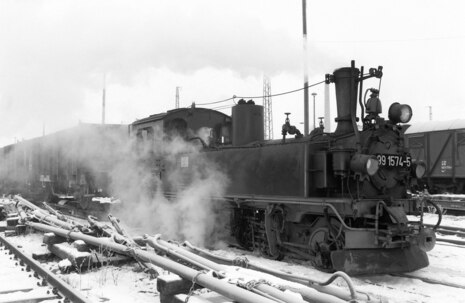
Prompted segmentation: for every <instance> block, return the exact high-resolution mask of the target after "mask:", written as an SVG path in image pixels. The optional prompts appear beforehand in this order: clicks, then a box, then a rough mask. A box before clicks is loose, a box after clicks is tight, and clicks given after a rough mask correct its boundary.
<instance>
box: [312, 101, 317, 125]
mask: <svg viewBox="0 0 465 303" xmlns="http://www.w3.org/2000/svg"><path fill="white" fill-rule="evenodd" d="M312 96H313V129H315V128H316V122H315V116H316V113H315V97H316V93H312Z"/></svg>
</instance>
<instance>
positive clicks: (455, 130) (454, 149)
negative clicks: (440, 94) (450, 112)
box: [405, 119, 465, 194]
mask: <svg viewBox="0 0 465 303" xmlns="http://www.w3.org/2000/svg"><path fill="white" fill-rule="evenodd" d="M405 139H406V143H407V144H408V146H409V148H410V153H411V155H412V159H413V160H415V161H423V162H424V163H425V164H426V173H425V178H424V179H425V182H426V184H425V185H427V187H428V190H429V191H430V192H431V193H436V194H440V193H455V194H465V186H464V185H465V120H463V119H457V120H451V121H428V122H421V123H416V124H414V125H411V126H410V127H409V128H408V129H407V130H406V132H405Z"/></svg>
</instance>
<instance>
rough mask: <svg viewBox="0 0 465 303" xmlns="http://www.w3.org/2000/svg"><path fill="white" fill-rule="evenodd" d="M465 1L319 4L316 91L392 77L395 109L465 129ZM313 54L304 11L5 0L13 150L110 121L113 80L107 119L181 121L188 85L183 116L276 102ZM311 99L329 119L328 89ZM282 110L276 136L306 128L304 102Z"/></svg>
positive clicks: (313, 72)
mask: <svg viewBox="0 0 465 303" xmlns="http://www.w3.org/2000/svg"><path fill="white" fill-rule="evenodd" d="M463 3H464V2H463V1H456V0H442V1H432V0H416V1H414V0H412V1H400V0H399V1H393V0H390V1H387V0H385V1H374V0H352V1H346V0H333V1H315V0H308V1H307V8H308V10H307V16H308V54H307V55H308V58H309V64H308V66H309V69H308V72H309V82H310V84H312V83H315V82H319V81H321V80H323V79H324V74H326V73H331V72H333V70H334V69H336V68H339V67H342V66H348V65H350V60H352V59H354V60H355V61H356V64H357V66H360V65H363V66H365V68H369V67H377V66H378V65H382V66H383V67H384V77H383V80H382V86H381V90H382V91H381V96H380V98H381V100H382V102H383V106H384V110H385V111H387V108H388V106H389V105H390V104H391V103H392V102H400V103H409V104H410V105H411V106H412V107H413V111H414V118H413V120H412V123H414V122H415V121H425V120H427V119H428V118H429V114H428V111H429V109H428V106H432V109H433V120H446V119H455V118H465V110H464V109H465V91H464V90H463V89H462V87H463V86H464V85H465V76H464V73H465V55H464V54H465V18H463V15H464V14H465V4H463ZM303 56H304V55H303V43H302V1H301V0H294V1H291V0H281V1H278V0H261V1H260V0H255V1H254V0H230V1H226V0H209V1H207V0H204V1H200V0H196V1H192V0H191V1H188V0H166V1H158V0H150V1H148V0H147V1H135V0H128V1H125V0H108V1H99V0H91V1H77V0H76V1H66V0H56V1H39V0H30V1H25V0H24V1H22V0H11V1H8V0H0V122H1V126H2V127H0V145H1V146H3V145H6V144H11V143H13V142H14V141H15V139H16V140H17V139H23V138H24V139H29V138H33V137H36V136H40V135H42V131H43V125H45V131H46V133H50V132H53V131H57V130H60V129H63V128H67V127H71V126H75V125H76V124H77V123H78V122H79V121H82V122H93V123H99V122H100V121H101V102H102V87H103V77H104V76H103V75H104V74H106V92H107V94H106V97H107V98H106V100H107V111H106V121H107V122H108V123H131V122H133V121H134V120H135V119H138V118H139V119H140V118H143V117H146V116H149V115H150V114H155V113H159V112H164V111H166V110H169V109H172V108H173V107H174V105H175V92H176V86H179V87H181V91H180V103H181V106H188V105H189V104H191V103H192V102H194V101H195V102H197V103H205V102H212V101H217V100H221V99H225V98H229V97H231V96H233V95H237V96H257V95H262V93H263V75H264V74H266V75H268V76H269V77H270V78H271V90H272V93H280V92H284V91H289V90H293V89H298V88H300V87H302V86H303ZM371 86H374V87H377V86H378V82H376V81H372V82H369V83H366V84H365V85H364V87H371ZM333 89H334V88H333V87H332V88H331V90H333ZM310 92H316V93H317V94H318V95H317V97H316V100H317V102H316V103H317V110H316V116H323V103H322V101H323V97H322V96H323V86H321V85H320V86H318V87H315V88H312V89H311V91H310ZM256 101H257V102H258V103H260V104H261V102H262V100H261V99H259V100H256ZM272 101H273V119H274V133H275V136H278V137H279V134H280V127H281V124H282V123H283V122H284V118H285V116H284V112H291V113H292V114H291V117H290V118H291V122H292V123H293V124H295V125H297V126H300V128H301V130H303V125H299V124H300V122H302V121H303V113H302V112H303V94H302V92H299V93H295V94H290V95H286V96H282V97H275V98H273V99H272ZM229 104H230V105H232V103H229ZM221 105H222V104H221ZM226 105H227V104H226ZM311 109H312V106H311ZM224 112H225V113H228V114H230V109H227V110H225V111H224ZM332 114H333V116H334V114H335V108H332ZM312 115H313V112H312V111H311V112H310V117H312ZM311 122H312V121H311Z"/></svg>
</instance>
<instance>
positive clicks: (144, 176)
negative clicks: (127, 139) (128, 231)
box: [112, 130, 228, 246]
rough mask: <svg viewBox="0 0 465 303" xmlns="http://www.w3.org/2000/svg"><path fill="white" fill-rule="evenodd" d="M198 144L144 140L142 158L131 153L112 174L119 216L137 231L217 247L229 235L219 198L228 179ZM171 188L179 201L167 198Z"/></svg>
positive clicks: (203, 136) (192, 142)
mask: <svg viewBox="0 0 465 303" xmlns="http://www.w3.org/2000/svg"><path fill="white" fill-rule="evenodd" d="M156 133H158V134H160V132H156ZM207 133H208V132H206V131H205V130H201V131H200V132H199V133H197V134H195V136H196V137H199V138H202V140H204V141H206V140H207V139H208V136H207V135H206V134H207ZM197 143H198V141H196V140H193V141H184V140H182V139H180V138H175V139H173V140H163V139H162V138H161V137H157V138H156V139H155V140H154V142H153V145H152V144H149V145H145V146H141V145H140V142H139V145H138V146H139V154H137V155H135V154H134V153H131V155H132V156H133V157H131V158H128V159H126V161H123V162H121V163H118V165H117V167H116V168H115V169H114V171H113V173H112V179H113V193H114V194H115V195H117V196H118V197H120V198H121V200H122V201H123V203H122V206H121V208H119V209H117V210H116V212H115V215H116V216H118V217H119V218H120V219H121V220H122V222H124V223H125V224H126V225H128V226H131V227H135V228H136V229H137V232H142V233H149V234H157V233H160V234H162V236H163V237H164V238H165V239H173V240H179V241H183V240H189V241H190V242H192V243H195V244H196V245H200V246H205V245H215V244H216V241H217V240H218V239H219V238H222V237H223V234H224V233H225V230H224V222H221V223H222V224H223V226H218V224H217V222H218V221H221V220H219V216H221V215H222V212H221V208H222V206H224V205H222V204H219V203H221V202H219V201H217V200H216V199H215V198H217V197H221V196H222V195H223V194H224V191H225V188H226V186H227V184H228V179H227V177H226V175H225V174H224V173H223V172H221V170H220V169H219V167H218V166H217V165H216V164H214V163H213V162H212V161H210V160H209V159H207V158H206V157H205V154H204V153H202V152H200V148H199V146H201V145H199V144H197ZM130 148H131V149H133V148H134V145H132V147H130ZM157 160H161V162H157ZM181 162H182V163H181ZM186 166H187V167H186ZM159 176H161V178H159ZM166 190H168V191H170V192H173V193H175V194H176V195H175V198H173V199H167V198H166V197H165V196H164V194H163V191H166Z"/></svg>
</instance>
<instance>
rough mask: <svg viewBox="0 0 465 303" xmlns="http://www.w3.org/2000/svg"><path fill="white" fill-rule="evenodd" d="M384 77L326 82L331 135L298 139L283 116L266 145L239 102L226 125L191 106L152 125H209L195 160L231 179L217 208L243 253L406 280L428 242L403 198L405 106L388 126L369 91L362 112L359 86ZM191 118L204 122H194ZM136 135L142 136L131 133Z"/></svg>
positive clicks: (186, 157)
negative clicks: (333, 114)
mask: <svg viewBox="0 0 465 303" xmlns="http://www.w3.org/2000/svg"><path fill="white" fill-rule="evenodd" d="M381 76H382V67H379V68H377V69H370V70H369V73H367V74H364V73H363V67H362V68H361V69H360V70H359V69H358V68H355V66H354V64H353V63H352V66H351V67H346V68H340V69H337V70H336V71H334V73H333V74H332V75H327V76H326V81H327V82H328V83H330V82H332V83H334V84H335V88H336V98H337V118H336V122H337V128H336V130H335V132H334V133H326V132H324V129H323V128H317V129H315V130H313V131H312V132H311V133H310V135H306V136H304V135H302V134H301V133H300V132H299V131H298V130H297V129H296V128H295V127H294V126H292V125H291V123H290V121H289V119H288V118H287V119H286V122H285V124H284V125H283V128H282V135H283V136H282V139H279V140H264V135H263V134H264V132H263V108H262V106H259V105H255V104H254V103H253V102H251V101H249V102H245V101H241V102H238V104H237V105H235V106H234V107H233V108H232V116H231V117H229V116H225V115H224V114H222V113H219V112H216V111H212V110H206V109H199V108H192V109H179V110H175V111H173V112H171V113H169V114H167V115H166V116H164V117H158V116H157V119H158V120H160V119H162V118H166V120H167V121H165V127H169V126H170V125H171V126H172V125H173V122H174V121H176V123H175V124H176V125H178V126H179V125H182V127H183V128H184V129H185V128H190V125H192V126H194V125H195V127H194V128H197V129H198V128H199V127H200V124H201V125H203V126H207V127H210V129H211V140H210V144H204V146H203V148H202V155H204V156H205V157H206V158H208V159H209V160H210V161H212V162H213V163H215V165H216V166H217V167H219V168H220V169H221V171H223V172H224V173H225V174H226V175H227V176H228V178H229V181H230V182H229V185H228V187H227V189H226V193H225V194H224V195H222V196H221V197H217V201H218V203H224V207H227V208H229V209H231V232H232V234H233V235H234V236H235V237H236V239H237V241H238V242H239V243H240V245H242V246H243V247H245V248H247V249H250V250H259V251H261V252H262V253H264V254H266V255H267V256H269V257H271V258H275V259H280V258H282V257H284V256H293V257H297V258H302V259H306V260H310V261H312V262H313V264H315V266H317V267H318V268H320V269H323V270H328V271H334V270H342V271H345V272H347V273H349V274H367V273H395V272H408V271H413V270H416V269H419V268H423V267H426V266H428V257H427V254H426V252H425V251H427V250H429V249H432V248H433V246H434V243H435V235H434V232H433V231H432V230H431V229H427V228H425V227H424V226H422V224H421V222H420V220H419V221H418V222H411V221H409V220H408V218H407V215H409V214H413V215H419V214H420V213H419V212H420V211H421V209H422V208H421V207H419V203H420V201H419V200H417V199H416V198H414V197H412V196H411V195H409V193H408V190H409V186H410V184H411V183H413V182H412V181H414V179H415V178H417V176H416V175H415V174H416V169H415V168H416V166H415V163H412V159H411V156H410V154H409V152H408V150H407V149H406V147H405V146H404V138H403V126H402V123H406V122H408V121H409V120H410V118H411V115H412V110H411V108H410V106H408V105H402V104H399V103H394V104H392V105H391V106H390V108H389V111H388V119H385V118H383V117H381V116H380V115H379V114H380V113H381V103H380V100H379V98H378V94H379V92H378V91H377V90H374V89H371V92H372V94H371V97H370V99H369V100H366V102H365V104H363V100H362V98H361V96H362V89H363V81H364V80H365V79H367V78H371V77H376V78H381ZM358 90H360V94H359V96H360V100H359V101H360V107H361V109H362V110H361V111H362V114H361V117H362V118H363V119H362V121H360V122H363V123H362V125H361V127H360V129H359V126H358V124H357V122H358V121H359V118H358V117H357V95H358ZM365 110H366V112H367V114H366V115H365V114H364V113H363V112H364V111H365ZM206 111H209V113H208V114H206ZM197 114H198V115H199V117H200V115H202V117H204V118H205V119H207V118H208V119H207V120H208V121H207V120H204V123H203V124H202V123H198V121H197V120H196V118H195V117H196V115H197ZM171 116H176V117H175V118H173V117H171ZM170 117H171V118H173V119H171V118H170ZM168 120H169V121H168ZM144 121H145V120H144ZM147 122H148V121H145V122H144V123H147ZM144 127H146V128H147V127H148V124H147V125H144ZM139 128H140V127H139ZM134 129H135V131H140V129H139V130H137V129H138V125H135V128H134ZM193 130H194V131H195V129H193ZM184 133H186V132H184ZM291 134H292V135H295V136H294V138H290V135H291ZM197 158H198V157H197V156H196V155H193V154H191V153H188V152H187V153H183V154H180V155H179V159H178V161H177V162H176V165H177V166H178V167H176V168H173V167H171V169H178V170H180V171H183V172H184V173H183V175H185V176H192V175H193V174H191V173H190V172H189V171H190V170H191V169H193V168H195V167H196V165H195V161H196V159H197ZM164 169H168V168H166V167H165V168H164ZM162 175H163V174H160V176H162Z"/></svg>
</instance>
